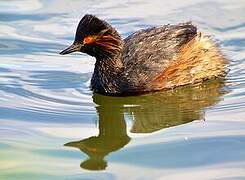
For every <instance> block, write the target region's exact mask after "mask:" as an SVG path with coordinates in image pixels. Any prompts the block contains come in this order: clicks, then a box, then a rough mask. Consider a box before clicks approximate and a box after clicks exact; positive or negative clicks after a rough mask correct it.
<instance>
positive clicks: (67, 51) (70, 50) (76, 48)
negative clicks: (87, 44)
mask: <svg viewBox="0 0 245 180" xmlns="http://www.w3.org/2000/svg"><path fill="white" fill-rule="evenodd" d="M82 46H83V45H82V44H80V43H73V44H72V45H71V46H69V47H68V48H66V49H65V50H63V51H61V52H60V54H61V55H65V54H70V53H73V52H76V51H80V49H81V47H82Z"/></svg>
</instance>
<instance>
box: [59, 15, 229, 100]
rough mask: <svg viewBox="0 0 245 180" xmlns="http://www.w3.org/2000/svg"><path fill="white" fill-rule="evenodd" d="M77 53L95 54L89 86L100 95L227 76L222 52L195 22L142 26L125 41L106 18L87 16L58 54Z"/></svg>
mask: <svg viewBox="0 0 245 180" xmlns="http://www.w3.org/2000/svg"><path fill="white" fill-rule="evenodd" d="M75 51H79V52H83V53H87V54H88V55H91V56H94V57H95V58H96V63H95V68H94V73H93V77H92V80H91V88H92V90H93V91H94V92H96V93H101V94H108V95H131V94H141V93H146V92H151V91H158V90H164V89H171V88H175V87H177V86H182V85H186V84H191V83H196V82H201V81H204V80H207V79H212V78H216V77H223V76H225V74H226V72H225V65H226V60H225V58H224V56H223V55H222V53H221V52H220V51H219V49H218V48H217V47H216V45H215V44H214V43H213V42H212V41H211V40H210V38H209V37H208V36H204V35H203V34H202V33H197V28H196V27H195V26H193V25H192V24H191V23H181V24H177V25H164V26H160V27H153V28H149V29H145V30H139V31H137V32H135V33H134V34H132V35H130V36H129V37H127V38H126V39H124V40H123V39H122V38H121V37H120V35H119V34H118V32H117V31H116V30H115V29H114V28H113V27H112V26H111V25H109V24H108V23H107V22H105V21H104V20H100V19H98V18H97V17H95V16H93V15H85V16H84V17H83V18H82V19H81V21H80V23H79V25H78V27H77V31H76V36H75V41H74V43H73V44H72V45H71V46H70V47H68V48H67V49H65V50H63V51H62V52H61V53H60V54H62V55H64V54H68V53H72V52H75Z"/></svg>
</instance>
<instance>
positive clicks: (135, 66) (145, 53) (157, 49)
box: [123, 23, 197, 87]
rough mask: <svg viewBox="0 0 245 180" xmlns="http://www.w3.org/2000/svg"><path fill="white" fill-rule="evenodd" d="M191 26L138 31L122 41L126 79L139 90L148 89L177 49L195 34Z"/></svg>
mask: <svg viewBox="0 0 245 180" xmlns="http://www.w3.org/2000/svg"><path fill="white" fill-rule="evenodd" d="M196 31H197V30H196V27H195V26H193V25H192V24H191V23H183V24H177V25H165V26H161V27H157V28H150V29H146V30H140V31H137V32H136V33H134V34H132V35H130V36H129V37H127V38H126V39H125V40H124V43H125V44H124V51H123V62H124V65H125V71H124V72H125V76H126V77H127V76H128V78H127V79H128V80H129V81H130V82H131V83H132V84H133V85H134V86H138V87H140V86H141V87H142V86H144V85H147V83H148V82H150V81H151V80H152V79H153V78H154V77H156V76H157V75H158V74H159V73H161V72H163V71H164V69H165V68H166V67H168V66H169V64H170V63H172V62H173V61H174V59H175V57H176V55H177V54H178V51H179V49H180V47H181V46H182V45H183V44H185V43H187V42H188V41H190V40H191V39H192V38H193V37H194V36H195V35H196V34H197V32H196Z"/></svg>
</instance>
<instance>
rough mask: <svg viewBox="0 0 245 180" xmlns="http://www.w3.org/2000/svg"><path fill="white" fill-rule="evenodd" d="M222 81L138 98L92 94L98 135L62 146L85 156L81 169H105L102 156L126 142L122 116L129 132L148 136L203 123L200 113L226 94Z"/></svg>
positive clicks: (125, 129) (128, 138) (127, 138)
mask: <svg viewBox="0 0 245 180" xmlns="http://www.w3.org/2000/svg"><path fill="white" fill-rule="evenodd" d="M223 87H224V82H223V81H222V80H219V79H217V80H213V81H207V82H205V83H202V84H197V85H193V86H186V87H180V88H177V89H174V90H170V91H163V92H157V93H152V94H146V95H142V96H131V97H110V96H102V95H98V94H94V96H93V101H94V103H96V104H97V105H98V106H97V107H96V110H97V114H98V117H99V135H98V136H93V137H90V138H87V139H83V140H81V141H77V142H69V143H67V144H65V145H66V146H70V147H76V148H78V149H80V150H81V151H82V152H84V153H86V154H87V155H88V157H89V158H88V159H87V160H85V161H84V162H82V163H81V168H84V169H89V170H102V169H105V168H106V167H107V162H106V161H105V159H104V158H105V156H107V155H108V154H110V153H111V152H113V151H117V150H119V149H120V148H122V147H124V146H125V145H126V144H127V143H129V141H130V137H129V136H128V135H127V128H126V121H125V116H127V117H129V118H130V119H131V120H132V121H133V126H132V128H131V132H133V133H151V132H154V131H157V130H160V129H163V128H167V127H171V126H177V125H180V124H184V123H188V122H191V121H193V120H200V119H204V111H203V110H204V109H205V108H206V107H209V106H212V105H215V104H216V103H218V102H219V100H220V97H221V96H222V95H223V94H225V93H227V91H225V90H224V88H223Z"/></svg>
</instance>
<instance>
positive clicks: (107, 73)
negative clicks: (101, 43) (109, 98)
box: [91, 53, 123, 93]
mask: <svg viewBox="0 0 245 180" xmlns="http://www.w3.org/2000/svg"><path fill="white" fill-rule="evenodd" d="M122 71H123V63H122V57H121V53H120V54H119V53H118V54H115V55H114V56H107V57H103V58H98V57H97V58H96V63H95V68H94V74H93V77H92V80H91V87H92V89H93V90H94V92H99V93H119V91H120V87H119V85H120V82H119V81H120V73H121V72H122Z"/></svg>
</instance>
